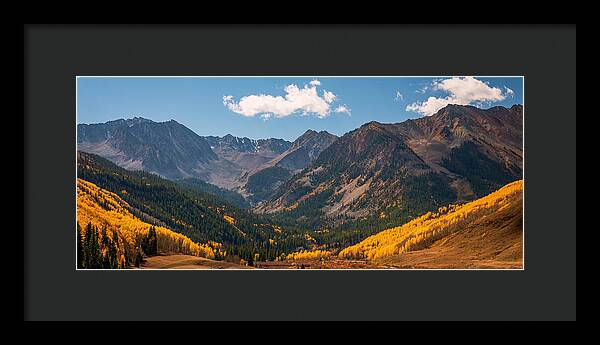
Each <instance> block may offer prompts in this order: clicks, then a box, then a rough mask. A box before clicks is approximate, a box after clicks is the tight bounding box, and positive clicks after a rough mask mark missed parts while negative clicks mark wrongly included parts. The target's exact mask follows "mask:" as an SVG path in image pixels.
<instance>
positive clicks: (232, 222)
mask: <svg viewBox="0 0 600 345" xmlns="http://www.w3.org/2000/svg"><path fill="white" fill-rule="evenodd" d="M223 219H225V221H226V222H227V223H229V224H232V225H235V218H233V217H232V216H228V215H226V214H224V215H223Z"/></svg>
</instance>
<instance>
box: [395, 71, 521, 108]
mask: <svg viewBox="0 0 600 345" xmlns="http://www.w3.org/2000/svg"><path fill="white" fill-rule="evenodd" d="M432 88H433V89H434V90H440V91H444V92H446V93H448V96H446V97H443V98H440V97H433V96H431V97H429V98H427V100H425V101H422V102H415V103H411V104H409V105H408V106H407V107H406V110H407V111H414V112H418V113H420V114H422V115H424V116H430V115H433V114H435V113H436V112H437V111H438V110H440V109H441V108H443V107H445V106H446V105H448V104H460V105H468V104H472V103H477V104H482V103H481V102H497V101H502V100H504V99H506V96H507V95H508V94H511V92H512V90H510V89H508V90H510V92H509V91H506V93H502V90H501V89H500V88H497V87H491V86H490V85H488V84H487V83H484V82H483V81H481V80H478V79H475V78H473V77H464V78H460V77H454V78H450V79H444V80H439V81H435V82H433V84H432Z"/></svg>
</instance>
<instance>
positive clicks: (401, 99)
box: [394, 91, 404, 101]
mask: <svg viewBox="0 0 600 345" xmlns="http://www.w3.org/2000/svg"><path fill="white" fill-rule="evenodd" d="M394 100H395V101H403V100H404V96H402V94H401V93H400V91H396V97H395V98H394Z"/></svg>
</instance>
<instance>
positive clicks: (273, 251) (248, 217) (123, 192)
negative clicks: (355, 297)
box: [77, 152, 306, 261]
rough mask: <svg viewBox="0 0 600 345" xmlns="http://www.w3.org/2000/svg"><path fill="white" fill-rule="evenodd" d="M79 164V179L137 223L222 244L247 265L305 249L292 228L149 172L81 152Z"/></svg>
mask: <svg viewBox="0 0 600 345" xmlns="http://www.w3.org/2000/svg"><path fill="white" fill-rule="evenodd" d="M77 164H78V169H77V174H78V177H79V178H80V179H82V180H85V181H89V182H92V183H94V184H95V185H97V186H99V187H101V188H103V189H106V190H108V191H111V192H113V193H115V194H116V195H118V196H119V197H120V198H122V199H123V200H124V201H125V202H127V203H128V205H130V206H131V210H130V212H131V213H132V214H133V215H134V216H136V217H137V218H139V219H141V220H143V221H145V222H147V223H149V224H154V225H157V226H163V227H166V228H169V229H172V230H173V231H175V232H178V233H180V234H183V235H185V236H187V237H189V238H190V239H191V240H192V241H194V242H197V243H207V242H209V241H213V242H218V243H221V244H222V245H223V249H224V251H226V252H227V253H228V255H230V256H234V257H239V258H241V259H244V260H246V261H254V260H256V259H257V257H258V259H260V260H266V259H270V260H273V259H275V258H277V257H279V256H281V255H285V253H290V252H292V251H294V250H296V249H297V248H301V247H303V246H304V245H306V239H305V238H304V236H303V234H297V233H296V232H295V231H294V228H293V227H290V228H286V229H285V230H284V229H282V228H281V227H279V226H278V225H277V224H274V223H272V222H270V221H269V219H268V218H264V217H262V216H259V215H253V214H251V213H248V212H246V211H245V210H242V209H239V208H237V207H235V206H232V205H231V204H229V203H228V202H226V201H225V200H223V199H221V198H220V197H218V196H216V195H212V194H208V193H204V192H202V191H200V190H198V189H194V188H191V189H190V188H185V187H184V186H181V185H179V184H177V183H175V182H172V181H169V180H165V179H162V178H160V177H158V176H156V175H153V174H150V173H146V172H141V171H128V170H125V169H123V168H120V167H118V166H116V165H115V164H113V163H111V162H109V161H108V160H106V159H104V158H102V157H99V156H96V155H93V154H88V153H84V152H79V153H78V160H77ZM257 254H258V256H257Z"/></svg>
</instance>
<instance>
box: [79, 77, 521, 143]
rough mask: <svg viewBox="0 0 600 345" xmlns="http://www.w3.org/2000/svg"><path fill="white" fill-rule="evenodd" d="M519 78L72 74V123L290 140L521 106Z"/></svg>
mask: <svg viewBox="0 0 600 345" xmlns="http://www.w3.org/2000/svg"><path fill="white" fill-rule="evenodd" d="M522 88H523V86H522V78H521V77H493V78H485V77H435V78H432V77H386V78H377V77H319V76H316V77H193V78H189V77H188V78H177V77H144V78H139V77H78V79H77V123H100V122H106V121H110V120H115V119H119V118H132V117H134V116H141V117H145V118H148V119H151V120H154V121H168V120H171V119H174V120H176V121H177V122H179V123H181V124H183V125H185V126H187V127H188V128H190V129H192V130H193V131H194V132H196V133H197V134H199V135H219V136H223V135H225V134H232V135H235V136H239V137H249V138H253V139H259V138H271V137H274V138H283V139H287V140H290V141H292V140H294V139H296V138H297V137H298V136H300V135H301V134H302V133H304V132H305V131H306V130H307V129H313V130H316V131H321V130H326V131H328V132H330V133H333V134H336V135H343V134H344V133H346V132H348V131H350V130H353V129H355V128H357V127H360V126H361V125H362V124H364V123H366V122H369V121H373V120H374V121H379V122H383V123H396V122H402V121H404V120H406V119H409V118H412V119H415V118H419V117H423V116H428V115H431V114H433V113H434V112H435V111H436V110H438V109H439V108H440V107H442V106H444V105H445V104H448V103H456V104H471V105H475V106H479V107H482V108H489V107H492V106H496V105H501V106H505V107H510V106H512V105H513V104H523V89H522Z"/></svg>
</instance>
